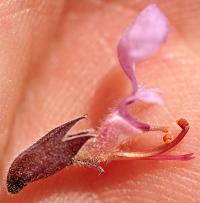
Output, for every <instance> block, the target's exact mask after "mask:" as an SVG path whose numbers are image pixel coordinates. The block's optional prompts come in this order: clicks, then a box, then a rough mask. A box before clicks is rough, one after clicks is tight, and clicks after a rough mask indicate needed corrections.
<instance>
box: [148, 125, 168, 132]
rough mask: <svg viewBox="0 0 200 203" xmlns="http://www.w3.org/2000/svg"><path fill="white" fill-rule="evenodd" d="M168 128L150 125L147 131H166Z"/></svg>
mask: <svg viewBox="0 0 200 203" xmlns="http://www.w3.org/2000/svg"><path fill="white" fill-rule="evenodd" d="M168 130H169V128H168V127H166V126H150V129H149V131H161V132H164V133H168Z"/></svg>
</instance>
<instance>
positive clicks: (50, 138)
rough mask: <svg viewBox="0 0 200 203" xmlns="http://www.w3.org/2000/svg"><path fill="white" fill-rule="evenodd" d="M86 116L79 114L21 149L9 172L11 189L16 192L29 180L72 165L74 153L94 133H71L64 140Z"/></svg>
mask: <svg viewBox="0 0 200 203" xmlns="http://www.w3.org/2000/svg"><path fill="white" fill-rule="evenodd" d="M83 118H85V117H84V116H83V117H79V118H77V119H75V120H72V121H70V122H68V123H65V124H63V125H61V126H59V127H57V128H55V129H53V130H52V131H50V132H49V133H48V134H46V135H45V136H44V137H42V138H41V139H40V140H38V141H37V142H36V143H35V144H33V145H32V146H30V147H29V148H28V149H26V150H25V151H24V152H22V153H21V154H20V155H19V156H18V157H17V158H16V159H15V160H14V161H13V163H12V165H11V167H10V169H9V171H8V175H7V189H8V192H10V193H13V194H15V193H17V192H19V191H20V190H21V189H22V188H23V187H24V186H26V185H27V184H28V183H30V182H33V181H35V180H39V179H41V178H46V177H48V176H50V175H53V174H54V173H56V172H57V171H59V170H61V169H63V168H64V167H65V166H69V165H71V164H73V158H74V156H75V155H76V154H77V153H78V151H79V150H80V148H81V147H82V146H83V145H84V144H85V143H86V142H87V140H88V139H90V138H91V137H92V136H91V135H88V133H87V132H82V133H78V134H77V135H78V136H76V134H75V135H73V136H70V139H69V140H66V141H63V137H64V136H65V135H66V133H67V132H68V131H69V130H70V129H71V128H72V127H73V125H75V124H76V123H77V122H78V121H79V120H81V119H83ZM80 135H82V136H80Z"/></svg>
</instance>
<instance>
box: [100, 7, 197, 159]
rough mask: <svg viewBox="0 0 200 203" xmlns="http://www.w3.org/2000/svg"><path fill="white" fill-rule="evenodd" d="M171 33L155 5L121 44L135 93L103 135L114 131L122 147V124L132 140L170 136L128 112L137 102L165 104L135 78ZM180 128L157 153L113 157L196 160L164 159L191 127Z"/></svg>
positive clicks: (156, 92) (189, 156)
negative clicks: (156, 134)
mask: <svg viewBox="0 0 200 203" xmlns="http://www.w3.org/2000/svg"><path fill="white" fill-rule="evenodd" d="M168 32H169V25H168V20H167V18H166V17H165V16H164V14H163V13H162V12H161V11H160V10H159V9H158V7H157V6H156V5H155V4H151V5H149V6H148V7H146V8H145V9H144V10H143V11H142V12H141V13H140V14H139V16H138V17H137V19H136V21H135V22H134V23H133V24H132V25H131V26H130V27H129V28H128V29H127V30H126V31H125V33H124V34H123V35H122V37H121V39H120V41H119V44H118V47H117V51H118V58H119V62H120V64H121V66H122V69H123V71H124V72H125V74H126V75H127V77H128V78H129V80H130V82H131V84H132V92H131V94H130V95H129V96H127V97H126V98H124V99H123V100H122V101H121V102H120V103H119V104H118V106H117V107H116V108H115V109H114V110H113V111H112V113H111V114H110V115H109V116H108V117H107V118H106V119H105V122H104V123H103V124H102V126H101V132H100V133H104V132H105V131H106V132H110V131H111V129H112V131H115V133H114V134H111V135H110V136H115V139H118V144H120V142H121V143H126V140H127V138H126V136H124V134H122V132H119V131H118V130H116V128H118V126H120V125H122V124H123V125H124V128H126V129H129V131H131V132H132V136H134V133H135V132H140V133H143V132H147V131H155V130H156V131H162V132H164V133H167V132H168V131H167V129H166V128H164V127H153V126H150V125H149V124H147V123H145V122H142V121H138V120H137V119H136V118H134V116H133V115H131V114H129V113H128V111H127V106H128V105H130V104H134V102H136V101H137V100H141V101H143V102H146V103H157V104H161V103H162V99H161V97H160V91H159V90H158V89H145V88H143V87H139V85H138V81H137V79H136V76H135V67H136V65H137V64H138V63H139V62H140V61H143V60H145V59H146V58H148V57H149V56H151V55H152V54H153V53H154V52H156V51H157V50H158V49H159V47H160V46H161V45H162V44H163V43H164V42H165V40H166V38H167V35H168ZM147 71H148V70H147ZM177 124H178V125H179V126H180V127H181V132H180V133H179V135H178V136H177V137H176V138H175V139H174V140H170V139H171V137H170V135H169V134H166V135H164V137H163V139H164V141H165V142H166V143H165V144H163V145H161V146H159V147H156V148H155V149H152V150H149V151H143V152H124V151H118V152H115V153H113V156H114V157H115V158H120V157H121V158H122V157H124V158H131V159H133V158H134V159H160V160H163V159H167V160H190V159H192V158H194V157H193V156H192V155H193V154H192V153H189V154H185V155H178V156H177V155H176V156H173V155H163V153H164V152H166V151H168V150H170V149H171V148H173V147H174V146H175V145H177V144H178V143H179V142H180V141H181V140H182V139H183V137H184V136H185V135H186V133H187V132H188V130H189V124H188V122H187V121H186V120H185V119H179V120H178V121H177ZM109 128H110V129H109ZM102 129H103V130H102ZM116 134H118V135H116ZM122 136H123V137H122ZM100 137H101V136H100ZM104 137H106V135H104ZM116 137H117V138H116ZM129 138H130V136H129ZM111 146H112V144H111Z"/></svg>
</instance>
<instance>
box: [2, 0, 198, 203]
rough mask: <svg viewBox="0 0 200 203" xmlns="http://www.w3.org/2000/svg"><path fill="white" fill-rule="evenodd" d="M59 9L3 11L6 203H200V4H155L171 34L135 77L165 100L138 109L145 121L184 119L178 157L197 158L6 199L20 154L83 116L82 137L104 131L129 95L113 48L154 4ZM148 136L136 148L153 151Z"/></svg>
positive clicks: (45, 186)
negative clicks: (112, 112)
mask: <svg viewBox="0 0 200 203" xmlns="http://www.w3.org/2000/svg"><path fill="white" fill-rule="evenodd" d="M52 2H54V1H50V0H44V1H40V0H29V1H23V0H22V1H17V0H16V1H7V0H3V1H1V3H0V24H1V27H0V47H1V51H0V121H1V125H0V134H1V139H0V156H1V157H0V160H1V162H0V175H1V176H0V178H1V191H0V200H1V202H6V203H18V202H23V203H28V202H29V203H32V202H40V203H43V202H44V203H45V202H48V203H51V202H54V203H57V202H83V201H84V202H87V203H90V202H95V203H96V202H108V203H109V202H198V201H199V200H200V197H199V196H200V193H199V182H200V175H199V173H198V172H199V165H200V162H199V158H198V154H199V152H200V141H199V139H198V136H199V128H200V127H199V118H200V115H199V106H198V105H199V100H200V96H199V94H198V91H199V85H200V78H199V75H200V69H199V65H200V60H199V56H198V53H199V52H200V46H199V44H200V43H199V39H200V32H199V29H198V26H199V23H200V18H199V12H200V11H199V8H200V1H198V0H194V1H193V2H192V4H191V3H189V2H188V1H187V0H182V1H181V2H180V1H178V0H174V1H173V2H172V1H169V2H168V1H155V2H157V4H158V6H159V7H160V8H161V9H162V10H163V12H164V13H165V14H166V15H167V16H168V17H169V20H170V24H171V32H170V36H169V39H168V41H167V43H166V44H165V45H164V46H163V47H162V49H161V50H160V51H159V52H157V53H156V55H154V56H153V57H152V58H150V59H149V60H147V61H145V62H144V63H142V64H139V65H138V66H137V76H138V78H139V81H140V83H141V84H143V85H145V86H146V87H156V88H160V89H161V90H162V91H163V93H164V95H163V96H164V100H165V105H164V106H163V107H159V106H152V107H151V106H148V105H143V104H141V105H138V106H137V108H136V109H137V116H138V117H139V118H140V119H141V118H142V119H143V120H145V121H148V122H151V123H156V124H162V125H168V126H170V127H173V126H174V124H173V122H174V121H175V120H176V119H177V118H179V117H185V118H187V120H188V121H189V122H190V126H191V130H190V131H189V133H188V135H187V136H186V138H185V139H184V141H183V142H182V143H181V144H180V145H179V146H177V147H176V149H174V150H173V154H174V153H175V152H176V153H185V152H186V153H189V152H194V153H195V155H196V159H194V160H192V161H188V162H177V161H174V162H169V161H114V162H111V163H109V164H108V165H107V164H105V165H103V166H104V169H105V171H106V173H105V174H103V175H101V176H98V174H97V172H96V171H95V170H93V169H88V168H82V167H70V168H66V169H64V170H62V171H61V172H60V173H58V174H56V175H54V176H52V177H49V178H48V179H46V180H44V181H38V182H35V183H33V184H31V185H29V186H27V187H26V188H25V189H24V190H23V191H21V192H20V193H19V194H18V195H15V196H11V195H9V194H8V193H7V192H6V189H5V178H6V175H7V170H8V168H9V166H10V163H11V162H12V161H13V159H14V158H15V157H16V156H17V155H18V154H19V153H20V152H21V151H22V150H23V149H25V148H27V147H28V146H30V145H31V144H33V143H34V142H35V141H36V140H38V139H39V138H40V137H42V136H43V135H44V134H45V133H47V132H48V131H49V130H51V129H52V128H54V127H55V126H57V125H59V124H61V123H64V122H66V121H68V120H71V119H73V118H75V117H78V116H80V115H83V114H85V113H88V114H89V119H88V121H87V122H83V123H82V125H81V126H80V128H81V129H83V128H84V127H85V128H88V127H97V126H98V124H99V123H100V121H101V120H102V119H103V118H104V116H105V114H106V112H108V111H109V109H110V108H112V107H113V105H114V103H116V101H117V100H119V99H120V98H122V97H123V96H124V95H126V94H127V92H129V90H130V89H131V87H130V84H129V81H128V80H127V78H126V76H125V75H124V74H123V72H122V71H121V69H120V66H119V64H118V61H117V57H116V45H117V42H118V39H119V37H120V35H121V33H122V32H123V31H124V30H125V29H126V27H127V26H128V25H129V24H130V23H131V22H132V21H133V19H134V18H135V17H136V15H137V14H138V12H139V11H140V10H142V9H143V8H144V7H145V6H146V5H147V4H148V2H149V1H132V0H130V1H129V0H126V1H122V0H116V1H112V0H107V1H106V0H102V1H97V0H83V1H78V0H68V1H66V0H58V1H55V3H52ZM108 95H109V97H108ZM141 106H142V107H141ZM143 107H145V110H144V108H143ZM172 131H173V132H174V133H177V132H178V131H177V129H174V130H172ZM141 137H143V138H144V139H142V140H139V141H137V144H138V143H139V144H142V145H144V146H146V145H149V143H150V144H151V143H154V142H155V137H156V136H153V134H152V135H151V136H150V137H149V136H141ZM131 147H132V148H133V149H135V147H137V145H134V143H133V144H132V146H131Z"/></svg>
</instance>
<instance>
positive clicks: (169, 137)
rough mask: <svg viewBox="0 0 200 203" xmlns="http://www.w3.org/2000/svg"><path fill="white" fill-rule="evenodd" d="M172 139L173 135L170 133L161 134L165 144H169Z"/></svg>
mask: <svg viewBox="0 0 200 203" xmlns="http://www.w3.org/2000/svg"><path fill="white" fill-rule="evenodd" d="M172 140H173V137H172V136H171V135H170V134H165V135H164V136H163V141H164V142H165V143H166V144H169V143H170V142H171V141H172Z"/></svg>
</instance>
